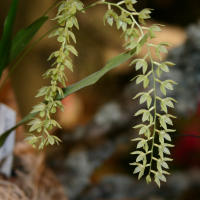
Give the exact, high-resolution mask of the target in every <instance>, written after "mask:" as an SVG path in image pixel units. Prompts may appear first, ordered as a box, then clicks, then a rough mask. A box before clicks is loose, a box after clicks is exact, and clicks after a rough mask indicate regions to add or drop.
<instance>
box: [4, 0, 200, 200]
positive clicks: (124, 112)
mask: <svg viewBox="0 0 200 200" xmlns="http://www.w3.org/2000/svg"><path fill="white" fill-rule="evenodd" d="M82 2H83V3H84V4H85V6H88V5H90V4H92V3H94V2H95V1H92V0H87V1H86V0H83V1H82ZM112 2H115V3H117V2H118V1H117V0H116V1H114V0H113V1H112ZM10 3H11V0H3V1H2V2H1V6H0V37H1V36H2V32H3V24H4V20H5V17H6V15H7V12H8V10H9V6H10ZM53 3H54V0H48V1H40V0H34V1H26V0H20V1H19V9H18V13H17V17H16V21H15V28H14V31H13V35H14V34H16V32H17V31H18V30H20V29H21V28H24V27H26V26H28V25H29V24H30V23H32V22H33V21H34V20H36V19H37V18H39V17H40V16H42V15H43V13H44V12H45V11H46V10H47V9H48V8H49V7H50V6H51V5H52V4H53ZM135 8H136V10H137V11H140V10H142V9H143V8H153V9H154V11H153V12H152V15H151V16H152V19H150V20H148V24H147V25H148V26H150V25H151V24H164V25H166V26H165V27H163V28H162V32H160V33H158V34H157V38H156V39H154V41H153V42H154V43H155V44H158V43H160V42H163V41H165V42H169V43H171V44H172V46H171V47H170V48H168V50H169V54H168V55H164V54H163V55H162V57H163V59H164V60H165V59H167V60H169V61H172V62H174V63H176V66H175V67H174V68H170V69H171V71H170V73H164V74H163V76H162V78H163V80H165V79H169V78H170V79H172V80H175V81H176V82H178V83H179V84H178V85H176V86H174V91H172V92H169V93H168V94H169V96H171V97H173V98H175V99H176V100H178V104H177V105H176V108H175V109H174V110H171V111H170V112H171V113H172V114H174V115H176V116H177V117H178V118H177V119H175V120H174V128H175V129H177V132H176V133H175V134H174V137H173V136H172V142H173V144H175V147H174V148H173V149H172V150H171V157H172V158H173V159H174V161H173V162H170V163H169V165H170V173H171V175H170V176H168V177H167V183H163V182H162V184H161V189H158V187H157V186H156V184H155V183H151V184H150V185H147V184H146V182H145V178H142V179H141V180H140V181H138V180H137V174H136V175H133V174H132V173H133V171H134V167H133V166H129V163H131V162H134V161H135V157H134V156H133V155H130V152H132V151H134V150H135V147H136V146H135V143H134V142H130V139H132V138H135V137H137V134H138V133H137V130H134V129H132V127H133V126H134V125H136V124H139V123H140V122H141V119H140V117H138V118H137V117H134V116H133V115H134V113H135V112H136V111H137V110H139V109H141V108H144V107H145V105H139V103H138V99H136V100H133V99H132V98H133V97H134V96H135V95H136V94H137V93H138V92H141V91H143V88H142V86H140V85H139V86H138V85H137V86H136V85H135V82H130V80H131V79H132V78H133V77H134V76H135V75H137V73H136V72H135V69H134V66H128V65H129V63H130V61H131V60H129V61H128V62H126V63H124V64H122V65H121V66H118V67H116V68H115V69H113V70H111V71H110V72H109V73H107V74H106V75H105V76H104V77H102V78H101V79H100V80H99V81H98V82H97V83H96V84H94V85H92V86H89V87H86V88H84V89H82V90H80V91H78V92H76V93H74V94H72V95H70V96H68V97H67V98H65V99H64V100H63V101H62V103H63V104H64V106H65V108H66V109H65V112H57V113H56V114H55V116H54V118H56V119H57V120H58V121H59V123H60V124H61V126H62V127H63V129H62V130H58V129H54V130H53V132H54V134H56V135H57V136H59V137H60V138H61V139H62V141H63V142H62V144H61V145H60V146H56V145H55V146H53V147H52V146H51V147H47V148H46V149H45V150H43V151H37V150H34V149H32V147H29V146H27V145H26V144H25V142H22V140H23V139H24V135H23V134H24V133H25V132H26V129H27V127H25V126H24V127H19V128H18V129H17V138H16V147H15V160H14V165H13V176H12V178H11V179H9V180H10V181H12V182H14V183H15V184H17V185H18V186H19V188H20V189H21V190H23V191H24V192H25V194H26V195H27V197H28V198H29V199H34V198H37V199H38V200H40V199H45V200H48V199H56V200H58V199H59V200H60V199H70V200H97V199H113V200H114V199H131V200H188V199H192V200H199V199H200V193H199V191H200V139H199V138H195V137H190V136H191V135H199V136H200V123H199V122H200V106H199V100H200V96H199V94H200V21H198V20H199V18H200V1H199V0H190V1H189V0H162V1H160V0H138V3H137V4H135ZM106 10H107V7H106V6H105V5H99V6H95V7H93V8H90V9H88V10H86V14H82V13H81V14H78V15H77V18H78V21H79V24H80V30H76V29H75V28H74V29H73V32H74V33H75V35H76V37H77V44H76V45H75V48H76V49H77V50H78V52H79V56H78V58H77V57H73V62H74V66H75V67H74V73H72V72H70V71H69V70H67V69H66V74H67V77H68V80H69V81H68V82H67V85H70V84H73V83H75V82H77V81H79V80H81V79H83V78H85V77H86V76H88V75H90V74H92V73H94V72H96V71H98V70H99V69H101V68H102V67H103V66H104V65H105V64H106V62H107V61H108V60H109V59H111V58H112V57H114V56H116V55H118V54H120V53H122V52H124V51H125V49H124V47H123V46H122V45H123V44H124V43H125V41H124V38H123V37H122V38H120V36H121V34H122V31H121V30H117V29H116V27H115V26H113V27H110V26H109V25H108V24H106V26H104V25H103V16H104V14H105V12H106ZM56 13H57V9H56V8H53V9H52V10H51V11H50V12H49V13H48V16H49V17H50V19H52V18H54V17H55V15H56ZM55 25H56V22H55V21H52V20H48V21H47V22H46V23H45V24H44V26H43V27H42V29H41V30H40V31H39V32H38V33H37V35H36V36H35V37H34V39H33V40H32V41H31V43H30V45H31V44H33V43H34V42H35V41H37V40H38V39H39V38H40V37H41V36H42V35H43V34H44V33H46V32H47V31H48V30H50V29H51V28H52V27H53V26H55ZM59 45H60V44H59V43H58V42H57V40H56V38H50V39H49V38H48V37H45V38H44V39H43V40H42V41H41V42H40V43H38V44H37V45H36V46H35V47H34V48H33V49H32V51H31V52H30V53H29V54H28V55H27V56H26V57H25V58H24V59H23V61H22V62H21V63H20V64H19V65H18V67H17V69H16V70H15V71H14V73H13V74H12V76H11V78H10V79H9V81H8V82H7V83H6V85H5V86H4V88H3V90H2V91H1V94H0V101H1V102H3V103H5V104H6V105H8V106H9V107H11V108H13V109H14V110H16V111H17V114H18V117H17V120H18V121H19V120H20V119H21V118H23V117H24V116H26V115H27V114H28V113H29V112H30V111H31V108H32V107H33V106H34V105H35V104H36V103H38V102H40V101H42V99H39V98H37V99H36V98H34V97H35V95H36V94H37V90H38V89H40V88H41V87H42V86H45V85H48V84H49V81H48V80H43V79H42V74H43V73H44V72H45V71H46V70H47V69H49V68H50V66H51V64H52V63H51V62H47V61H46V60H47V59H48V57H49V55H50V54H51V53H52V52H54V51H55V50H57V49H59V47H60V46H59ZM145 54H146V50H145V48H144V49H143V50H142V51H141V52H140V54H139V55H137V56H135V57H134V59H135V58H137V57H141V56H144V55H145ZM166 56H167V57H166ZM153 57H154V59H155V60H157V58H156V56H154V53H153ZM132 60H133V59H132ZM14 63H15V62H13V63H12V64H11V65H10V68H11V67H12V66H13V64H14ZM7 73H8V69H7V70H5V71H4V75H3V77H6V75H7ZM2 79H3V78H2ZM159 108H160V106H159ZM183 135H188V137H183ZM2 179H6V178H5V177H2ZM58 188H59V189H58ZM50 191H51V192H50Z"/></svg>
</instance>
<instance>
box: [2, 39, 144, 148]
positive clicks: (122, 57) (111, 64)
mask: <svg viewBox="0 0 200 200" xmlns="http://www.w3.org/2000/svg"><path fill="white" fill-rule="evenodd" d="M141 45H142V46H143V45H144V43H142V41H141ZM135 53H136V49H133V50H131V51H128V52H125V53H122V54H119V55H117V56H115V57H114V58H112V59H110V60H109V61H108V63H107V64H106V65H105V66H104V67H103V68H102V69H101V70H99V71H97V72H95V73H94V74H91V75H90V76H88V77H86V78H84V79H83V80H81V81H79V82H77V83H75V84H73V85H70V86H68V87H65V88H63V89H62V90H63V93H64V97H63V96H62V95H57V96H56V100H62V99H64V98H65V97H67V96H69V95H70V94H72V93H74V92H76V91H78V90H80V89H82V88H84V87H87V86H89V85H92V84H94V83H96V82H97V81H98V80H99V79H100V78H101V77H102V76H103V75H104V74H106V73H107V72H109V71H110V70H111V69H113V68H115V67H117V66H119V65H120V64H122V63H124V62H126V61H127V60H128V59H130V58H131V57H133V56H134V55H135ZM37 114H38V113H31V114H29V115H27V116H26V117H25V118H24V119H22V120H21V121H20V122H19V123H18V124H16V125H15V126H14V127H12V128H11V129H9V130H7V131H6V132H4V133H3V134H2V135H1V136H0V147H1V146H2V145H3V144H4V142H5V140H6V138H7V137H8V136H9V134H10V133H11V132H12V131H13V130H14V129H15V128H17V127H18V126H20V125H22V124H24V123H25V122H27V121H29V120H31V119H32V118H34V117H35V116H36V115H37Z"/></svg>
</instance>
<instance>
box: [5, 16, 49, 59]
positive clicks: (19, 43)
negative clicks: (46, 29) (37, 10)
mask: <svg viewBox="0 0 200 200" xmlns="http://www.w3.org/2000/svg"><path fill="white" fill-rule="evenodd" d="M48 18H49V17H48V16H42V17H40V18H39V19H37V20H36V21H34V22H33V23H32V24H31V25H29V26H28V27H26V28H24V29H21V30H20V31H19V32H18V33H17V34H16V35H15V37H14V38H13V40H12V46H11V51H10V57H9V62H12V61H13V60H14V59H15V58H16V57H17V56H18V55H19V54H20V53H21V52H22V51H23V50H24V48H25V47H26V46H27V44H28V43H29V42H30V41H31V39H32V38H33V37H34V35H35V34H36V33H37V32H38V30H39V29H40V28H41V26H42V25H43V24H44V23H45V22H46V21H47V19H48Z"/></svg>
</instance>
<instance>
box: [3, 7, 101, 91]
mask: <svg viewBox="0 0 200 200" xmlns="http://www.w3.org/2000/svg"><path fill="white" fill-rule="evenodd" d="M95 5H97V4H91V5H89V6H88V7H86V8H84V9H82V10H79V11H78V12H76V13H75V14H73V15H71V16H70V17H68V18H67V19H66V20H64V21H62V22H60V23H59V24H57V25H56V26H54V27H53V28H52V29H51V30H49V31H48V32H46V33H45V34H44V35H43V36H42V37H41V38H39V39H38V40H37V41H36V42H35V43H34V44H33V45H32V46H31V47H29V49H28V50H27V51H26V52H25V53H24V54H23V55H22V56H21V58H20V59H19V60H18V61H17V63H16V64H15V65H14V66H13V67H12V69H11V70H10V72H9V73H8V75H7V76H6V78H5V80H4V81H3V83H2V84H1V87H0V91H1V89H2V87H3V86H4V84H5V82H6V81H7V80H8V78H9V76H10V75H11V74H12V73H13V71H14V70H15V68H16V67H17V66H18V64H19V63H20V62H21V60H22V59H23V58H24V57H25V56H26V54H28V53H29V51H30V50H31V49H32V48H33V47H34V46H35V45H36V44H37V43H38V42H40V41H41V40H42V39H43V38H44V37H45V36H46V35H48V34H49V33H50V32H52V31H53V30H54V29H56V28H57V27H58V26H59V25H60V24H62V23H63V22H65V21H67V20H68V19H70V18H71V17H73V16H75V15H76V14H78V13H80V12H82V11H83V10H87V9H88V8H91V7H93V6H95Z"/></svg>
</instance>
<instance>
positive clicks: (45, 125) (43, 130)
mask: <svg viewBox="0 0 200 200" xmlns="http://www.w3.org/2000/svg"><path fill="white" fill-rule="evenodd" d="M47 118H48V114H47V113H46V119H45V125H44V129H43V133H42V143H44V135H45V129H46V122H47Z"/></svg>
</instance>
